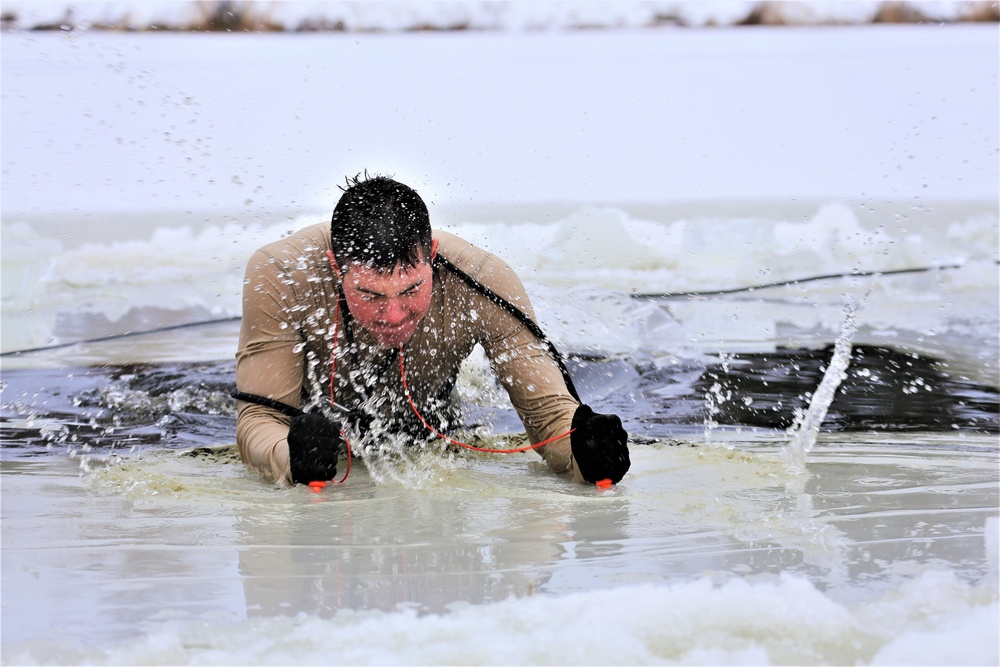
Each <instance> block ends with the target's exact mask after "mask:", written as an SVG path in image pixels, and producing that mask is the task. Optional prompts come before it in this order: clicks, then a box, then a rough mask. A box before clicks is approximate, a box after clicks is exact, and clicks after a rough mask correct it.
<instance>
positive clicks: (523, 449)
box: [399, 345, 575, 454]
mask: <svg viewBox="0 0 1000 667" xmlns="http://www.w3.org/2000/svg"><path fill="white" fill-rule="evenodd" d="M399 376H400V377H401V378H402V379H403V393H404V394H406V400H407V401H409V403H410V408H411V409H412V410H413V414H415V415H416V416H417V418H418V419H420V423H421V424H423V425H424V426H425V427H426V428H427V430H428V431H430V432H431V433H433V434H434V435H436V436H437V437H439V438H441V439H442V440H444V441H445V442H448V443H451V444H453V445H458V446H459V447H464V448H465V449H471V450H472V451H474V452H486V453H488V454H516V453H518V452H527V451H531V450H532V449H538V448H539V447H544V446H545V445H547V444H549V443H550V442H553V441H554V440H559V439H560V438H565V437H566V436H568V435H569V434H570V433H572V432H573V431H574V430H575V429H570V430H568V431H566V432H565V433H561V434H559V435H555V436H552V437H551V438H549V439H547V440H542V441H541V442H536V443H535V444H533V445H526V446H524V447H517V448H515V449H491V448H489V447H476V446H474V445H467V444H465V443H464V442H459V441H458V440H455V439H454V438H449V437H448V436H446V435H444V434H443V433H441V432H440V431H438V430H437V429H436V428H434V427H433V426H431V425H430V424H428V423H427V420H426V419H424V416H423V415H422V414H420V411H419V410H417V406H416V404H415V403H414V402H413V397H412V396H410V388H409V386H407V384H406V369H405V368H404V367H403V346H402V345H400V346H399Z"/></svg>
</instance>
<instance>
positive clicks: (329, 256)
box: [326, 250, 344, 282]
mask: <svg viewBox="0 0 1000 667" xmlns="http://www.w3.org/2000/svg"><path fill="white" fill-rule="evenodd" d="M326 258H327V259H328V260H330V268H331V269H333V272H334V273H336V274H337V280H339V281H340V282H344V277H343V276H341V275H340V266H339V265H338V264H337V258H336V257H334V256H333V251H332V250H327V251H326Z"/></svg>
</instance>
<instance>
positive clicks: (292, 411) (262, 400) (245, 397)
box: [229, 390, 305, 417]
mask: <svg viewBox="0 0 1000 667" xmlns="http://www.w3.org/2000/svg"><path fill="white" fill-rule="evenodd" d="M229 395H230V396H232V397H233V398H235V399H236V400H237V401H245V402H247V403H256V404H257V405H260V406H263V407H265V408H271V409H272V410H277V411H278V412H280V413H281V414H283V415H287V416H289V417H298V416H299V415H302V414H305V413H304V412H302V410H299V409H298V408H294V407H292V406H291V405H288V404H287V403H282V402H281V401H276V400H274V399H273V398H268V397H266V396H258V395H257V394H248V393H247V392H245V391H236V390H233V391H231V392H229Z"/></svg>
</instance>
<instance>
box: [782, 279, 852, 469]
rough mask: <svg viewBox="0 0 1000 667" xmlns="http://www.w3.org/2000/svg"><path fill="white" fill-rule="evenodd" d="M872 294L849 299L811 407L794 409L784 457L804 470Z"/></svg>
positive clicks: (845, 366)
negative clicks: (856, 299)
mask: <svg viewBox="0 0 1000 667" xmlns="http://www.w3.org/2000/svg"><path fill="white" fill-rule="evenodd" d="M870 295H871V289H869V290H868V292H867V293H866V294H865V296H864V298H863V299H862V300H861V302H860V303H858V304H854V303H850V302H849V303H848V304H847V305H846V306H844V320H843V322H841V325H840V333H839V335H838V336H837V340H836V341H835V342H834V346H833V357H832V358H831V359H830V365H829V366H827V369H826V372H825V373H824V374H823V380H822V381H821V382H820V383H819V387H818V388H817V389H816V392H815V393H814V394H813V396H812V400H811V401H810V402H809V407H808V409H806V410H802V409H797V410H796V411H795V421H794V423H793V424H792V425H791V426H790V427H789V429H788V436H789V439H788V444H786V445H785V447H784V450H783V454H784V456H785V458H786V459H787V460H788V462H789V463H790V464H791V465H792V466H793V469H794V470H797V471H804V470H805V465H806V454H808V453H809V452H810V451H812V448H813V446H815V444H816V439H817V438H818V437H819V427H820V425H821V424H822V423H823V420H824V419H825V418H826V413H827V410H829V409H830V404H831V403H833V397H834V395H835V394H836V393H837V388H838V387H840V383H841V382H843V381H844V378H846V377H847V367H848V366H850V363H851V344H852V341H853V340H854V334H855V333H857V330H858V324H857V314H858V311H859V310H861V307H862V306H863V305H864V304H865V303H866V302H867V301H868V297H869V296H870Z"/></svg>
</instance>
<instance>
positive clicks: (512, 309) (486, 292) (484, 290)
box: [434, 255, 583, 403]
mask: <svg viewBox="0 0 1000 667" xmlns="http://www.w3.org/2000/svg"><path fill="white" fill-rule="evenodd" d="M434 262H435V263H436V264H440V265H441V266H443V267H444V268H446V269H448V270H449V271H451V272H452V273H453V274H455V275H456V276H457V277H458V278H459V279H460V280H461V281H462V282H464V283H465V284H466V285H468V286H469V287H471V288H472V289H474V290H475V291H477V292H479V293H480V294H482V295H483V296H484V297H486V298H487V299H488V300H490V301H492V302H493V303H495V304H496V305H498V306H500V308H502V309H503V310H505V311H507V312H508V313H510V314H511V315H513V316H514V318H515V319H517V320H518V321H519V322H520V323H521V324H523V325H524V326H525V327H526V328H527V329H528V331H530V332H531V333H532V335H533V336H534V337H535V338H537V339H538V340H539V341H540V342H542V343H545V345H546V346H547V347H548V348H549V353H550V354H551V355H552V358H553V359H555V362H556V366H558V367H559V372H560V373H562V376H563V380H564V381H565V382H566V388H567V389H569V393H570V395H571V396H572V397H573V398H575V399H576V400H577V401H578V402H580V403H583V401H582V400H581V399H580V395H579V394H578V393H576V387H575V386H574V385H573V378H571V377H570V375H569V370H567V369H566V362H564V361H563V358H562V355H561V354H560V353H559V350H558V349H557V348H556V346H555V345H554V344H553V343H552V341H551V340H549V337H548V336H546V335H545V332H544V331H542V329H541V327H539V326H538V325H537V324H536V323H535V321H534V320H532V319H531V318H530V317H528V316H527V315H526V314H525V313H524V311H522V310H521V309H520V308H518V307H517V306H515V305H514V304H512V303H511V302H510V301H508V300H507V299H505V298H503V297H502V296H500V295H499V294H497V293H496V292H494V291H493V290H491V289H490V288H489V287H487V286H486V285H484V284H482V283H481V282H479V281H478V280H476V279H475V278H473V277H472V276H470V275H469V274H468V273H466V272H465V271H462V270H461V269H460V268H458V267H457V266H455V265H454V264H452V263H451V262H449V261H448V260H447V259H445V258H444V257H442V256H441V255H438V256H437V258H436V259H435V260H434Z"/></svg>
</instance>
